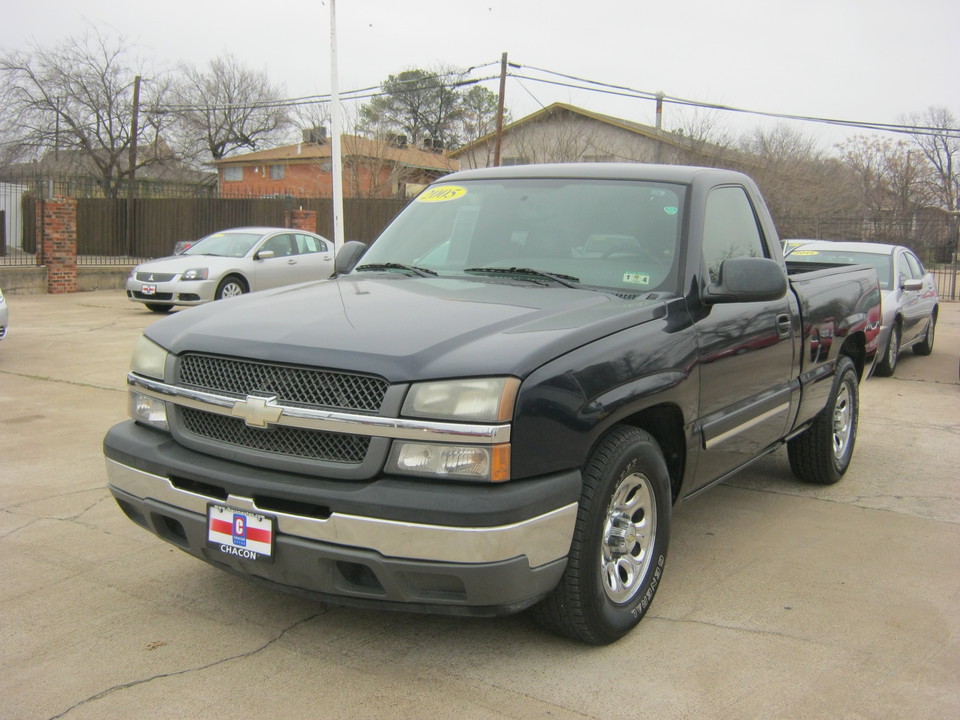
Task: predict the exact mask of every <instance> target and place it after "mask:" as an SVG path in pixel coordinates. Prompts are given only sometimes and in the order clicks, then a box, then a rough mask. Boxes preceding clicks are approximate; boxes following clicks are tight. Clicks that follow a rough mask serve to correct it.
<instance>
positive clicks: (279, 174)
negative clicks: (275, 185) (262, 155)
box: [270, 165, 286, 180]
mask: <svg viewBox="0 0 960 720" xmlns="http://www.w3.org/2000/svg"><path fill="white" fill-rule="evenodd" d="M285 167H286V166H285V165H271V166H270V179H271V180H283V170H284V168H285Z"/></svg>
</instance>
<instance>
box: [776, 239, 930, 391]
mask: <svg viewBox="0 0 960 720" xmlns="http://www.w3.org/2000/svg"><path fill="white" fill-rule="evenodd" d="M788 242H789V241H788ZM787 261H788V262H812V263H854V264H862V265H870V266H872V267H873V268H874V269H876V271H877V277H878V278H879V279H880V297H881V300H880V304H881V306H882V313H883V316H882V319H881V324H880V338H879V350H878V352H879V353H880V355H879V357H878V359H877V367H876V370H875V373H876V374H877V375H881V376H887V377H889V376H890V375H893V372H894V369H895V368H896V366H897V359H898V358H899V357H900V353H901V352H903V351H904V350H906V349H907V348H913V352H914V353H916V354H917V355H929V354H930V353H931V352H932V351H933V341H934V338H935V337H936V331H937V316H938V315H939V313H940V298H939V297H938V295H937V284H936V282H935V281H934V279H933V275H932V274H930V273H929V272H927V271H926V270H925V269H924V267H923V263H921V262H920V259H919V258H918V257H917V256H916V255H915V254H914V253H913V251H912V250H910V249H909V248H906V247H903V246H902V245H887V244H884V243H867V242H831V241H816V242H814V241H804V242H803V244H802V245H800V246H797V247H794V248H793V249H792V250H791V251H790V252H788V253H787Z"/></svg>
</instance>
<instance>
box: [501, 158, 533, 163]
mask: <svg viewBox="0 0 960 720" xmlns="http://www.w3.org/2000/svg"><path fill="white" fill-rule="evenodd" d="M500 164H501V165H529V164H530V161H529V160H527V158H525V157H508V158H504V159H503V160H502V161H501V163H500Z"/></svg>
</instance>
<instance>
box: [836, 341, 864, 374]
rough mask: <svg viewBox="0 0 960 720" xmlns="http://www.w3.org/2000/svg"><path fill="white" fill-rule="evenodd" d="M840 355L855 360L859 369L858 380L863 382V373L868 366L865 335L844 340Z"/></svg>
mask: <svg viewBox="0 0 960 720" xmlns="http://www.w3.org/2000/svg"><path fill="white" fill-rule="evenodd" d="M839 355H846V356H847V357H849V358H850V359H851V360H853V364H854V366H855V367H856V369H857V379H858V380H863V371H864V368H865V367H866V365H867V339H866V337H864V335H863V333H857V334H856V335H851V336H850V337H848V338H847V339H846V340H844V341H843V346H842V347H841V348H840V353H839ZM838 357H839V356H838Z"/></svg>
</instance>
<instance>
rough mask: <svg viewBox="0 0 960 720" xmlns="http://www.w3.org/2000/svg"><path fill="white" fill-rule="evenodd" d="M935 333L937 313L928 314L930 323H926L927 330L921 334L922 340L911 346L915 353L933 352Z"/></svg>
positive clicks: (927, 353) (925, 353)
mask: <svg viewBox="0 0 960 720" xmlns="http://www.w3.org/2000/svg"><path fill="white" fill-rule="evenodd" d="M936 335H937V314H936V313H933V315H931V316H930V323H929V324H928V325H927V332H925V333H924V335H923V340H921V341H920V342H918V343H917V344H916V345H914V346H913V352H914V354H915V355H929V354H930V353H932V352H933V341H934V340H935V339H936Z"/></svg>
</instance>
